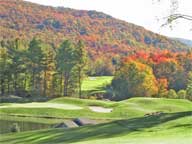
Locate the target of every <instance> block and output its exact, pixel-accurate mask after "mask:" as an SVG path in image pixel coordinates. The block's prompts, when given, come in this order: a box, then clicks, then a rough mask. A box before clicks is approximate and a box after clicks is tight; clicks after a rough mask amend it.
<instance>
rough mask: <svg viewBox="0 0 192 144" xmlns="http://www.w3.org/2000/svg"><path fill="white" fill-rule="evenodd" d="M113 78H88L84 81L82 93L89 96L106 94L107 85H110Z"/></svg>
mask: <svg viewBox="0 0 192 144" xmlns="http://www.w3.org/2000/svg"><path fill="white" fill-rule="evenodd" d="M112 79H113V76H98V77H88V78H86V79H85V80H83V84H82V91H83V93H85V94H87V95H93V94H96V93H105V92H106V85H108V84H110V83H111V81H112Z"/></svg>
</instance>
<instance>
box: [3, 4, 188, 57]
mask: <svg viewBox="0 0 192 144" xmlns="http://www.w3.org/2000/svg"><path fill="white" fill-rule="evenodd" d="M0 29H1V31H0V39H14V38H16V37H17V38H21V39H24V40H31V39H32V37H34V36H37V37H39V38H41V39H43V40H44V41H45V42H47V43H49V44H54V45H58V44H59V43H61V41H62V40H63V39H64V38H67V39H79V38H81V39H82V40H84V41H85V42H86V46H87V47H88V50H89V54H90V55H91V56H92V58H94V57H95V56H97V55H99V54H100V55H102V53H103V52H105V54H107V53H110V54H108V55H110V56H111V54H112V53H113V54H117V53H118V54H123V55H126V54H127V53H128V51H129V50H133V49H145V50H149V49H150V50H151V49H153V48H155V49H170V50H184V49H186V48H188V47H187V46H186V45H184V44H182V43H180V42H179V41H176V40H172V39H168V38H166V37H164V36H161V35H158V34H155V33H153V32H151V31H148V30H146V29H144V28H143V27H140V26H136V25H134V24H131V23H127V22H125V21H121V20H118V19H115V18H113V17H111V16H109V15H106V14H104V13H101V12H96V11H84V10H73V9H69V8H63V7H58V8H54V7H47V6H41V5H37V4H33V3H29V2H24V1H22V0H19V1H18V0H0Z"/></svg>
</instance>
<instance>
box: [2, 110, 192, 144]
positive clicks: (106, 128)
mask: <svg viewBox="0 0 192 144" xmlns="http://www.w3.org/2000/svg"><path fill="white" fill-rule="evenodd" d="M191 115H192V111H188V112H177V113H169V114H168V113H166V114H162V115H158V116H149V117H138V118H132V119H127V120H118V121H113V122H110V123H106V124H98V125H94V126H85V127H80V128H74V129H68V130H63V129H48V130H40V131H33V132H22V133H18V134H7V135H3V136H1V138H0V143H2V144H16V143H18V144H24V143H30V144H56V143H61V144H62V143H63V144H71V143H75V144H93V143H94V144H101V143H104V144H129V143H130V144H189V143H191V142H192V117H191Z"/></svg>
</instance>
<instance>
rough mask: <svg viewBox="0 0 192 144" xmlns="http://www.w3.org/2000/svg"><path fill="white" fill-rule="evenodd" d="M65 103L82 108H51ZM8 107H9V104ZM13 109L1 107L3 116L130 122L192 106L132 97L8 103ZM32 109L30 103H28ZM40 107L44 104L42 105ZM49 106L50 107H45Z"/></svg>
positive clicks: (174, 101) (176, 102) (191, 106)
mask: <svg viewBox="0 0 192 144" xmlns="http://www.w3.org/2000/svg"><path fill="white" fill-rule="evenodd" d="M53 103H55V104H63V105H64V106H66V105H70V106H72V105H73V106H74V107H80V108H81V109H67V108H66V109H65V107H62V108H59V107H56V108H54V107H52V108H51V107H50V104H53ZM6 105H7V104H6ZM9 105H11V106H10V107H3V105H1V106H0V114H1V115H22V116H33V117H46V118H47V117H50V118H77V117H85V118H92V119H112V120H117V119H127V118H134V117H142V116H144V115H145V114H146V113H151V112H156V111H163V112H164V113H173V112H182V111H190V110H192V103H191V102H190V101H187V100H176V99H163V98H161V99H155V98H132V99H129V100H126V101H121V102H111V101H100V100H87V99H75V98H57V99H53V100H51V101H48V102H46V103H43V105H44V107H41V108H38V107H26V105H27V104H24V105H25V107H22V104H20V107H18V106H17V104H9ZM29 105H30V106H31V103H29ZM39 105H41V103H39ZM46 105H47V107H46ZM89 106H101V107H107V108H112V109H113V110H112V112H111V113H99V112H93V111H91V110H90V109H89ZM1 107H3V108H1Z"/></svg>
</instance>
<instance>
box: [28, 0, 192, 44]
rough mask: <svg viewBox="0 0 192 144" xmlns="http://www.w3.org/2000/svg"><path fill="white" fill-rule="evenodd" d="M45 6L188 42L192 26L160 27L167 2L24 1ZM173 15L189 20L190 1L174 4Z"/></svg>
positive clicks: (184, 23)
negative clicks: (97, 15)
mask: <svg viewBox="0 0 192 144" xmlns="http://www.w3.org/2000/svg"><path fill="white" fill-rule="evenodd" d="M26 1H31V2H34V3H39V4H42V5H49V6H55V7H56V6H63V7H67V8H74V9H80V10H96V11H100V12H104V13H106V14H109V15H111V16H113V17H115V18H118V19H121V20H125V21H127V22H131V23H134V24H136V25H140V26H143V27H145V28H146V29H148V30H151V31H153V32H156V33H159V34H162V35H166V36H169V37H178V38H186V39H190V40H192V22H190V21H186V20H178V21H176V22H175V23H173V24H172V25H171V26H172V28H170V27H169V26H165V27H161V25H162V24H163V23H164V22H165V21H164V18H165V17H167V16H168V15H169V13H170V0H161V2H160V3H158V2H157V1H158V0H26ZM178 2H179V7H178V10H177V12H178V13H182V14H187V15H191V16H192V0H178Z"/></svg>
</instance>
